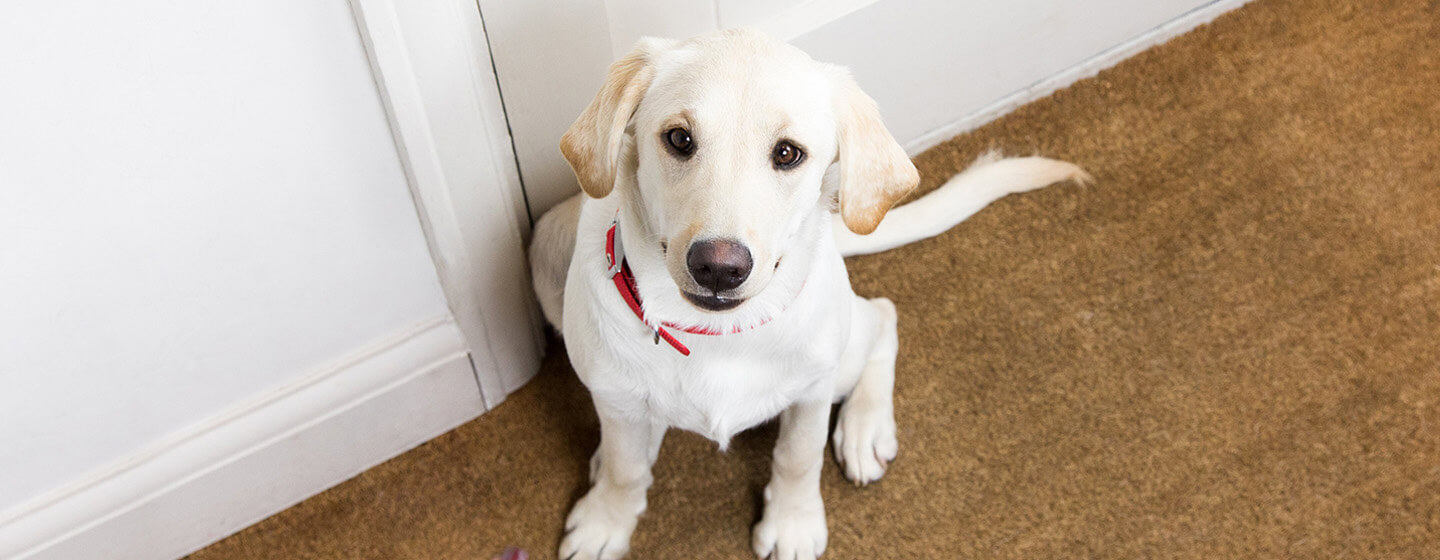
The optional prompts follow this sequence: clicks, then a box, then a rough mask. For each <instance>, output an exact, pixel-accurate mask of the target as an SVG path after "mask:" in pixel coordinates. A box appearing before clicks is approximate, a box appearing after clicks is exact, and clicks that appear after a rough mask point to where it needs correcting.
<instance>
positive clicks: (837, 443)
mask: <svg viewBox="0 0 1440 560" xmlns="http://www.w3.org/2000/svg"><path fill="white" fill-rule="evenodd" d="M831 443H832V444H833V448H834V450H835V461H836V462H838V463H840V468H841V470H843V471H844V472H845V478H847V479H849V480H850V482H853V483H855V485H856V486H864V485H866V484H869V483H871V482H875V481H877V480H880V477H881V476H884V475H885V470H886V469H888V468H890V462H891V461H894V460H895V455H896V453H898V452H899V450H900V444H899V442H897V441H896V440H895V410H894V407H893V405H891V403H890V402H889V401H878V400H872V399H861V398H853V399H850V400H846V401H845V404H844V405H843V406H841V407H840V420H839V421H838V422H837V423H836V424H835V434H834V435H833V436H832V438H831Z"/></svg>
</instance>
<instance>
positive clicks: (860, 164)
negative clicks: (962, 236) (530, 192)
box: [560, 31, 919, 312]
mask: <svg viewBox="0 0 1440 560" xmlns="http://www.w3.org/2000/svg"><path fill="white" fill-rule="evenodd" d="M560 148H561V151H562V152H563V153H564V155H565V158H566V159H567V160H568V161H569V162H570V165H571V167H573V168H574V170H575V175H576V177H577V178H579V180H580V185H581V187H582V188H583V189H584V190H585V192H586V193H587V194H589V195H590V196H592V197H596V198H602V197H605V196H608V195H610V193H611V191H612V190H614V189H615V188H616V185H617V183H618V184H621V185H625V187H622V188H624V189H627V190H626V192H625V194H624V196H625V197H626V202H627V205H628V206H629V208H631V209H632V210H634V211H636V212H637V213H638V214H637V217H639V218H641V221H643V223H644V224H646V226H647V227H648V228H650V231H648V232H646V235H647V239H650V240H652V242H653V244H654V245H655V247H653V248H649V247H644V248H635V247H626V250H627V252H628V253H631V254H634V252H635V251H637V250H640V251H644V252H646V253H650V252H651V250H653V251H654V253H653V254H655V255H657V258H659V259H661V260H663V263H664V268H665V269H666V270H667V271H668V273H669V276H670V278H671V279H672V280H673V281H674V283H675V285H676V287H678V288H679V291H680V292H681V293H682V294H683V295H684V298H685V299H686V300H687V301H688V302H689V303H690V304H691V305H693V306H695V307H697V308H700V309H703V310H706V311H710V312H721V311H726V310H729V309H732V308H736V307H738V306H740V305H741V304H742V303H744V302H745V301H747V300H748V299H750V298H752V297H754V296H756V295H758V294H760V293H761V292H762V291H764V290H765V289H766V288H767V287H768V286H769V285H770V284H771V279H772V277H773V276H774V274H775V273H776V270H777V269H779V267H781V266H782V265H783V264H784V263H785V262H786V257H787V256H790V255H789V254H788V252H790V251H796V250H801V249H798V248H797V246H796V236H797V234H798V233H799V232H800V231H801V229H802V228H803V227H805V226H806V225H807V223H809V222H810V221H812V219H813V217H814V216H815V215H817V214H823V213H824V212H830V211H832V210H831V209H832V208H834V207H835V202H836V201H837V199H838V208H839V212H840V215H841V218H842V219H843V220H844V222H845V225H846V226H847V227H849V228H850V229H851V230H853V231H855V232H857V233H862V234H864V233H870V232H871V231H873V230H874V229H875V228H876V226H878V225H879V223H880V220H881V219H882V218H883V217H884V215H885V212H886V211H888V210H889V209H890V207H891V206H893V205H894V204H895V203H896V202H897V201H898V200H899V199H900V198H901V197H903V196H904V195H905V194H906V193H908V192H909V191H910V190H911V189H913V188H914V187H915V185H916V184H917V183H918V182H919V175H918V174H917V172H916V171H915V166H914V165H912V164H911V163H910V159H909V157H907V156H906V155H905V151H904V150H903V149H902V148H901V147H900V145H899V144H898V143H897V142H896V141H895V139H894V138H893V137H892V136H891V135H890V133H889V131H888V130H886V129H885V126H884V124H882V123H881V121H880V114H879V111H878V110H877V109H876V106H875V102H874V101H873V100H871V99H870V98H869V97H868V96H866V95H865V94H864V93H863V92H861V91H860V88H859V87H858V86H856V84H855V81H854V80H853V79H852V78H851V77H850V75H849V73H848V72H847V71H846V70H844V69H843V68H840V67H836V66H832V65H828V64H821V63H817V62H815V61H813V60H811V59H810V57H809V56H807V55H806V54H805V53H803V52H801V51H800V50H799V49H796V48H794V47H792V46H789V45H786V44H784V43H780V42H777V41H774V40H771V39H768V38H766V37H764V36H762V35H760V34H757V33H754V32H745V31H726V32H719V33H712V34H708V35H702V36H699V37H696V38H693V39H690V40H687V41H684V42H675V41H666V40H659V39H644V40H641V41H640V43H639V44H638V45H637V46H636V47H635V49H634V50H633V51H632V52H631V53H630V54H628V55H626V56H625V57H624V58H622V59H620V60H619V61H617V62H616V63H615V64H614V65H612V66H611V67H610V73H609V76H608V77H607V79H606V81H605V84H604V86H603V87H601V89H600V92H599V93H598V94H597V95H596V96H595V99H594V101H592V102H591V103H590V105H589V107H587V108H586V109H585V111H584V113H583V114H581V116H580V118H579V119H577V120H576V121H575V123H574V124H573V125H571V127H570V129H569V130H568V131H566V133H565V135H564V137H563V138H562V139H561V143H560ZM832 164H838V165H837V167H838V178H837V177H835V176H834V175H830V178H832V179H833V180H827V169H829V168H831V167H832ZM631 185H633V187H632V186H631ZM825 235H828V229H827V230H825ZM805 262H808V259H805Z"/></svg>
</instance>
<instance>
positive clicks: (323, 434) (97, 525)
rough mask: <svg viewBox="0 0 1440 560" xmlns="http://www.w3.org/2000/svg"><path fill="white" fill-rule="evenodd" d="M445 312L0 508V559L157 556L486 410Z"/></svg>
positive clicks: (236, 526)
mask: <svg viewBox="0 0 1440 560" xmlns="http://www.w3.org/2000/svg"><path fill="white" fill-rule="evenodd" d="M476 383H477V382H476V379H475V374H474V370H473V369H472V368H471V366H470V362H469V355H468V354H467V353H466V351H465V346H464V344H463V342H462V339H461V336H460V330H459V329H458V328H457V327H456V325H455V323H454V322H453V321H452V320H451V319H450V318H449V317H443V318H436V319H434V320H431V321H428V322H425V323H423V324H420V325H416V326H415V327H414V328H411V329H407V330H405V331H404V332H401V333H397V334H396V335H395V336H393V337H391V338H390V339H389V340H386V341H382V342H381V343H378V344H376V345H375V346H373V347H371V348H370V349H369V350H368V351H365V352H361V353H359V354H357V355H353V356H352V357H350V358H349V359H347V360H344V361H343V362H341V363H337V364H334V365H332V366H330V367H326V368H323V369H322V370H320V371H317V372H316V373H314V374H311V375H308V376H305V377H304V378H302V379H300V380H299V381H297V382H295V383H292V384H290V385H288V386H285V387H281V388H280V389H277V390H276V391H274V392H272V393H270V394H268V395H265V396H264V397H263V398H260V399H257V400H255V401H252V402H250V403H248V404H246V405H244V406H241V407H239V408H236V409H233V410H231V411H230V412H228V413H226V414H222V415H220V416H218V417H216V418H213V419H211V420H210V421H207V422H203V423H201V424H199V425H196V426H194V427H192V428H190V429H188V430H186V431H185V432H184V433H181V434H178V435H176V436H175V437H171V438H168V439H167V440H165V441H162V442H160V443H158V444H156V445H154V446H152V447H151V448H149V449H147V450H145V451H143V452H141V453H139V454H137V455H135V456H133V457H131V458H130V459H128V460H126V461H123V462H121V463H119V464H115V465H112V466H110V467H108V468H106V469H103V470H101V471H99V472H96V473H93V474H92V475H91V476H89V477H87V478H86V479H84V480H83V481H81V482H79V483H77V484H73V485H71V486H69V487H67V488H64V489H62V490H60V491H58V492H54V493H51V494H49V495H46V496H42V497H41V498H39V499H37V500H34V501H31V502H29V503H26V504H23V505H21V506H19V507H17V508H14V509H12V510H10V511H8V512H4V513H0V558H14V559H17V560H19V559H42V558H43V559H77V560H78V559H87V560H88V559H99V558H104V559H107V560H123V559H150V560H153V559H169V558H178V557H180V556H183V555H185V554H188V553H190V552H193V551H195V550H198V549H199V548H201V547H203V546H205V545H207V544H210V543H212V542H215V541H217V540H220V539H221V538H224V537H225V536H227V535H229V534H231V533H233V532H235V531H238V530H240V529H241V528H244V527H246V526H248V525H250V524H252V523H255V522H257V521H259V520H261V519H264V518H265V517H268V516H270V515H272V514H274V513H276V512H278V511H280V510H282V509H285V508H287V507H289V506H291V505H294V504H295V503H298V502H299V501H301V500H303V499H305V498H307V497H310V496H312V495H315V494H317V493H319V492H320V491H322V490H324V489H326V488H329V487H331V486H334V485H336V484H338V483H340V482H342V481H344V480H346V479H348V478H350V477H352V476H354V475H356V474H359V473H360V472H361V471H364V470H365V469H367V468H370V467H372V466H374V465H376V464H378V463H380V462H382V461H384V460H386V459H389V458H391V457H394V456H395V455H398V454H400V453H401V452H404V451H405V450H407V449H410V448H412V447H414V446H416V445H419V444H420V443H422V442H424V441H426V440H428V439H430V438H433V437H435V436H437V435H440V434H442V433H444V432H446V431H448V430H450V429H452V428H454V427H455V426H458V425H460V424H462V423H464V422H466V421H468V420H470V419H472V418H475V417H476V416H479V415H480V414H481V413H482V412H484V410H485V407H484V403H483V402H482V400H481V398H480V391H479V388H478V386H477V384H476Z"/></svg>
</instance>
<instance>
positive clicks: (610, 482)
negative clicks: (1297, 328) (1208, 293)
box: [531, 31, 1084, 560]
mask: <svg viewBox="0 0 1440 560" xmlns="http://www.w3.org/2000/svg"><path fill="white" fill-rule="evenodd" d="M560 149H561V151H562V152H564V155H565V157H566V159H567V160H568V161H569V162H570V165H571V166H572V167H573V168H574V170H575V175H576V176H577V177H578V178H579V180H580V185H581V187H582V188H583V189H584V194H583V195H577V196H576V197H574V198H572V199H570V200H568V201H566V202H564V203H562V204H561V205H559V206H557V207H556V208H555V209H553V210H551V211H550V212H549V213H547V214H545V216H543V217H542V218H541V219H540V221H539V222H538V223H537V224H536V226H535V238H534V241H533V243H532V246H531V267H532V272H533V274H534V281H535V288H536V292H537V293H538V295H539V297H540V301H541V304H542V307H543V309H544V312H545V316H546V318H547V319H548V320H549V321H550V322H551V323H552V324H554V325H556V326H557V328H558V329H559V330H560V332H561V333H562V335H563V336H564V339H565V342H566V349H567V350H568V352H569V354H570V361H571V363H572V364H573V365H574V366H575V370H576V372H577V373H578V374H579V376H580V379H581V380H582V381H583V382H584V383H585V386H586V387H588V388H589V390H590V393H591V395H592V397H593V399H594V402H595V409H596V412H597V413H598V414H599V417H600V430H601V435H600V448H599V449H598V450H596V451H595V455H594V456H593V458H592V459H591V461H590V477H591V481H592V482H593V486H592V487H591V489H590V491H589V493H587V494H586V495H585V496H584V497H583V498H581V499H580V501H579V502H578V503H576V504H575V506H574V509H572V510H571V512H570V515H569V518H568V519H567V520H566V522H565V529H566V531H567V532H566V535H565V538H564V540H563V541H562V542H561V544H560V551H559V552H560V558H573V559H583V560H588V559H595V558H606V559H609V558H620V557H622V556H624V555H625V553H626V552H627V551H628V549H629V545H630V535H631V533H632V532H633V531H634V529H635V524H636V521H637V519H638V518H639V516H640V514H641V513H642V512H643V511H645V502H646V500H645V493H646V490H647V489H648V488H649V487H650V483H651V475H650V468H651V465H652V464H653V463H654V461H655V458H656V455H657V454H658V453H659V451H660V442H661V441H662V439H663V438H664V437H665V431H666V430H667V429H669V428H672V427H675V428H681V429H685V430H690V431H692V432H695V433H698V434H702V435H704V436H706V437H708V438H710V439H713V440H715V441H716V442H718V443H719V444H720V446H721V448H724V447H725V446H726V445H727V444H728V442H729V440H730V438H731V437H732V436H734V435H735V434H736V433H737V432H740V431H742V430H745V429H747V428H750V427H752V426H755V425H757V424H760V423H762V422H765V421H766V420H769V419H771V418H774V417H775V416H777V415H778V416H779V417H780V436H779V441H778V442H777V443H776V445H775V452H774V463H773V466H772V468H771V477H770V483H769V485H768V486H767V487H766V488H765V511H764V514H763V517H762V518H761V520H760V523H759V524H758V525H756V526H755V528H754V533H753V535H754V536H753V542H752V545H753V548H754V550H755V554H756V555H758V556H759V557H761V558H765V557H772V558H777V559H784V560H790V559H796V558H798V559H804V560H810V559H813V558H816V557H818V556H820V554H821V553H822V552H824V550H825V543H826V535H827V533H826V527H825V505H824V504H823V503H822V501H821V498H820V471H821V466H822V464H823V463H824V451H825V444H826V435H827V433H826V432H827V428H828V423H829V415H830V407H831V404H832V403H835V402H840V401H842V400H843V401H844V405H843V406H842V407H841V409H840V418H839V421H838V423H837V426H836V429H835V432H834V434H833V435H832V436H831V438H830V439H831V442H832V444H833V449H834V454H835V459H836V461H837V462H838V463H839V464H840V466H841V467H842V468H843V470H844V473H845V476H846V477H847V478H849V479H850V480H852V481H854V482H855V483H856V484H866V483H869V482H873V481H875V480H878V479H879V478H880V477H881V476H882V475H884V474H885V470H886V468H887V467H888V465H889V463H890V461H891V460H893V459H894V458H895V454H896V452H897V443H896V440H895V419H894V413H893V405H892V403H891V393H892V387H893V385H894V375H895V355H896V351H897V344H898V343H897V341H896V334H895V332H896V329H895V325H896V315H895V306H894V305H892V304H891V303H890V301H889V300H886V299H884V298H876V299H865V298H861V297H859V296H856V295H855V293H854V292H853V291H851V289H850V282H849V279H848V277H847V275H846V272H845V262H844V260H842V258H841V257H842V256H843V255H849V254H859V253H865V252H873V251H879V250H884V249H887V248H890V247H894V246H898V245H902V244H904V243H908V242H911V241H914V240H917V239H921V238H924V237H928V236H931V235H935V234H938V233H940V232H942V231H944V230H946V229H948V228H949V227H951V226H953V225H955V224H956V223H958V222H960V221H961V220H963V219H965V218H966V217H968V216H969V215H970V214H972V213H974V212H975V211H977V210H979V209H980V208H982V207H984V206H985V205H986V204H988V203H989V202H991V201H993V200H995V199H997V198H999V197H1002V196H1004V195H1006V194H1008V193H1012V192H1020V191H1024V190H1029V189H1034V188H1039V187H1042V186H1045V185H1048V184H1051V183H1055V182H1058V181H1063V180H1067V179H1075V180H1083V179H1084V172H1083V171H1081V170H1080V169H1079V168H1077V167H1075V166H1074V165H1071V164H1068V163H1064V162H1059V161H1055V160H1049V159H1044V158H1036V157H1032V158H1018V159H999V158H995V157H990V158H982V160H981V161H979V162H977V163H976V164H975V165H974V166H972V167H971V168H970V169H968V170H966V171H965V172H964V173H961V174H960V175H957V176H956V177H955V178H953V179H951V180H950V181H949V182H948V183H947V184H946V185H945V186H943V187H941V188H940V189H939V190H938V191H936V192H934V193H931V194H929V195H927V196H925V197H923V198H921V199H920V200H918V201H916V202H914V203H912V204H908V205H905V206H903V207H901V208H896V209H895V210H894V211H893V212H890V214H891V215H890V218H889V219H886V220H884V221H883V222H882V221H881V219H882V218H885V216H886V213H887V211H890V210H891V207H892V206H893V205H894V204H895V203H896V202H897V201H898V200H900V199H901V198H902V197H904V196H905V195H906V193H908V192H910V191H911V189H913V188H914V187H915V185H916V183H917V182H918V181H919V176H918V174H917V173H916V171H915V166H914V165H912V164H911V163H910V159H909V158H908V157H907V156H906V155H905V151H904V150H903V149H901V147H900V145H899V144H897V143H896V141H895V139H894V138H893V137H891V135H890V133H889V132H888V131H887V130H886V129H885V126H884V124H882V123H881V121H880V114H879V112H878V111H877V110H876V107H875V103H874V102H873V101H872V100H871V99H870V98H869V97H868V96H866V95H865V94H864V93H863V92H861V91H860V89H859V88H858V87H857V86H856V84H855V82H854V80H852V79H851V77H850V75H849V73H848V72H846V71H845V70H844V69H842V68H840V67H836V66H832V65H828V64H821V63H817V62H815V61H813V60H811V59H810V57H809V56H807V55H806V54H805V53H803V52H801V51H800V50H798V49H796V48H794V47H791V46H789V45H786V44H784V43H780V42H777V41H774V40H770V39H767V38H766V37H764V36H762V35H759V34H756V33H753V32H745V31H726V32H720V33H713V34H708V35H703V36H699V37H695V38H693V39H690V40H686V41H669V40H660V39H645V40H642V41H640V43H639V44H638V45H637V46H636V47H635V49H634V51H632V52H631V53H630V54H628V55H626V56H625V57H624V58H622V59H620V60H619V61H618V62H616V63H615V64H614V65H612V66H611V67H610V74H609V77H608V78H607V80H606V81H605V84H604V86H602V87H601V89H600V92H599V93H598V94H596V96H595V99H594V101H592V102H591V103H590V106H589V107H587V108H586V109H585V111H584V113H582V114H581V115H580V117H579V119H577V120H576V121H575V124H574V125H572V126H571V127H570V130H569V131H567V132H566V133H565V135H564V137H563V138H562V139H561V142H560ZM837 213H838V215H839V216H838V217H839V220H836V219H835V215H836V214H837ZM832 222H834V224H833V225H832ZM841 224H843V225H841ZM867 234H868V235H867Z"/></svg>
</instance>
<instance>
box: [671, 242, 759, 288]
mask: <svg viewBox="0 0 1440 560" xmlns="http://www.w3.org/2000/svg"><path fill="white" fill-rule="evenodd" d="M685 264H686V265H687V266H689V267H690V277H691V278H694V279H695V282H696V283H697V284H700V285H701V286H704V287H706V288H710V289H711V290H714V291H715V292H717V293H718V292H723V291H725V290H733V289H735V287H736V286H739V285H740V284H743V283H744V282H745V279H746V278H749V277H750V267H751V266H753V265H754V261H752V260H751V259H750V249H747V248H745V246H744V245H741V244H739V243H736V242H734V241H730V240H728V239H711V240H708V241H700V242H696V243H694V244H692V245H690V252H689V253H686V255H685Z"/></svg>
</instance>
